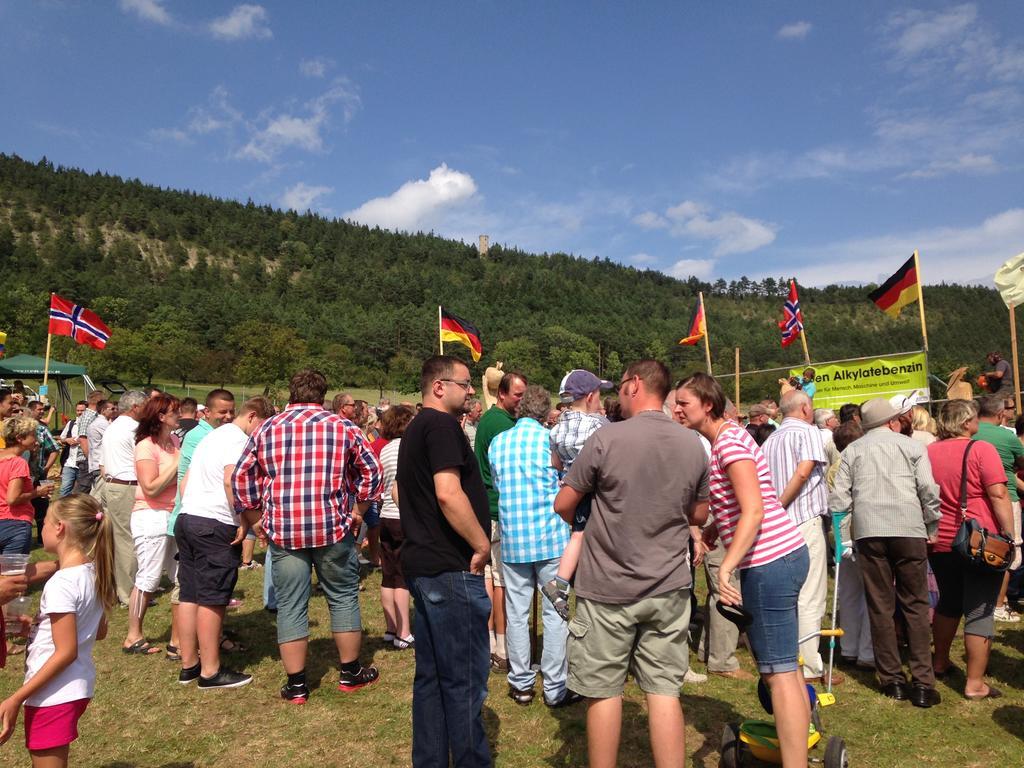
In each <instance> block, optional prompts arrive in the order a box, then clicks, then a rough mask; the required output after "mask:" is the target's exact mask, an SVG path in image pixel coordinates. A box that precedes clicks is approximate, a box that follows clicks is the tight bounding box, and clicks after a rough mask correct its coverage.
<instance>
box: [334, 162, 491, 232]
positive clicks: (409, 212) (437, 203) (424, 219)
mask: <svg viewBox="0 0 1024 768" xmlns="http://www.w3.org/2000/svg"><path fill="white" fill-rule="evenodd" d="M476 193H477V186H476V182H475V181H473V177H472V176H470V175H469V174H468V173H463V172H461V171H456V170H454V169H451V168H449V167H448V166H447V165H446V164H445V163H442V164H441V165H439V166H438V167H437V168H435V169H434V170H432V171H431V172H430V177H429V178H427V179H416V180H415V181H407V182H405V184H403V185H402V186H401V187H399V188H398V189H397V190H395V191H394V192H393V193H392V194H390V195H388V196H387V197H377V198H374V199H373V200H368V201H367V202H365V203H363V204H362V205H361V206H359V207H358V208H356V209H354V210H351V211H349V212H348V213H346V214H345V215H344V218H346V219H351V220H352V221H357V222H359V223H361V224H367V225H369V226H371V227H373V226H378V227H383V228H386V229H395V230H408V231H415V230H417V229H422V228H424V227H427V226H429V225H430V224H431V223H433V222H436V221H437V220H438V218H439V217H440V216H441V215H442V214H443V213H444V212H445V211H447V210H448V209H451V208H455V207H458V206H460V205H463V204H465V203H466V202H468V201H470V200H472V199H473V198H474V197H475V195H476Z"/></svg>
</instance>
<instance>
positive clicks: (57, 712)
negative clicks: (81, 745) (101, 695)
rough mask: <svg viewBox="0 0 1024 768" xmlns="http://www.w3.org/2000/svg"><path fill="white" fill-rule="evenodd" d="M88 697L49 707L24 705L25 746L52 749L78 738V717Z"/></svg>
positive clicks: (86, 704)
mask: <svg viewBox="0 0 1024 768" xmlns="http://www.w3.org/2000/svg"><path fill="white" fill-rule="evenodd" d="M88 706H89V699H77V700H76V701H67V702H64V703H63V704H54V705H53V706H51V707H30V706H28V705H27V704H26V705H25V746H26V747H28V749H29V750H30V751H31V750H40V749H54V748H56V747H63V746H67V745H68V744H70V743H71V742H72V741H74V740H75V739H77V738H78V719H79V718H80V717H81V716H82V713H84V712H85V708H86V707H88Z"/></svg>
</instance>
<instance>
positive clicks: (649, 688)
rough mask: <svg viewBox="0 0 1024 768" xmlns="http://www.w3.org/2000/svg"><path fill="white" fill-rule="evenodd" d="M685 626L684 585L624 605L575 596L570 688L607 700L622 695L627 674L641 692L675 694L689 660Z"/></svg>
mask: <svg viewBox="0 0 1024 768" xmlns="http://www.w3.org/2000/svg"><path fill="white" fill-rule="evenodd" d="M689 625H690V590H689V588H685V589H676V590H673V591H671V592H666V593H664V594H661V595H656V596H655V597H645V598H642V599H641V600H639V601H637V602H635V603H631V604H628V605H613V604H611V603H598V602H595V601H593V600H587V599H586V598H581V597H578V598H576V615H575V616H574V617H573V619H572V621H570V622H569V641H568V642H569V645H568V655H569V680H568V686H569V688H570V689H571V690H573V691H576V692H577V693H579V694H581V695H583V696H586V697H587V698H588V699H610V698H613V697H615V696H621V695H622V689H623V686H625V684H626V674H627V673H629V674H631V675H633V678H634V679H635V680H636V683H637V685H639V686H640V690H642V691H643V692H644V693H650V694H655V695H659V696H678V695H679V690H680V688H682V686H683V677H684V676H685V675H686V670H687V669H688V668H689V665H690V653H689V651H690V649H689V646H688V645H687V643H686V632H687V629H688V628H689Z"/></svg>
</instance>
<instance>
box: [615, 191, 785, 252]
mask: <svg viewBox="0 0 1024 768" xmlns="http://www.w3.org/2000/svg"><path fill="white" fill-rule="evenodd" d="M633 223H634V224H636V225H637V226H639V227H642V228H644V229H666V228H667V229H668V230H669V233H670V234H672V235H673V236H674V237H683V238H695V239H698V240H712V241H714V243H715V248H714V251H713V253H714V255H715V256H727V255H729V254H731V253H749V252H750V251H756V250H757V249H758V248H761V247H762V246H765V245H768V244H769V243H771V242H773V241H774V240H775V232H776V229H777V227H775V225H773V224H769V223H768V222H764V221H760V220H758V219H751V218H747V217H746V216H741V215H740V214H738V213H736V212H734V211H725V212H723V213H720V214H716V213H715V212H714V211H712V210H711V209H710V208H709V207H708V206H706V205H703V204H701V203H697V202H694V201H693V200H684V201H683V202H681V203H679V205H674V206H672V207H671V208H668V209H666V211H665V215H664V216H662V215H660V214H657V213H654V212H653V211H645V212H643V213H641V214H638V215H637V216H634V217H633Z"/></svg>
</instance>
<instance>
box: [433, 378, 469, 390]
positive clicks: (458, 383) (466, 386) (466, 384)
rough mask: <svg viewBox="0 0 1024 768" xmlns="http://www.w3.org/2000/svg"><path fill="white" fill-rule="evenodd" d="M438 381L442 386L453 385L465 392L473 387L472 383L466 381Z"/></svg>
mask: <svg viewBox="0 0 1024 768" xmlns="http://www.w3.org/2000/svg"><path fill="white" fill-rule="evenodd" d="M438 381H440V382H442V383H444V384H455V385H456V386H459V387H462V388H463V389H464V390H466V391H467V392H468V391H469V388H470V387H471V386H473V382H472V381H470V380H469V379H467V380H466V381H456V380H455V379H438Z"/></svg>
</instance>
